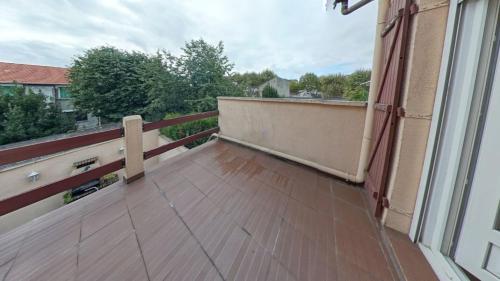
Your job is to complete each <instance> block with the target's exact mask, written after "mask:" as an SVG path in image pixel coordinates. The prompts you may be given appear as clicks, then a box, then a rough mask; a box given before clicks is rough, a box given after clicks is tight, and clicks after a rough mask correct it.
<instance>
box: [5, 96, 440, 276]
mask: <svg viewBox="0 0 500 281" xmlns="http://www.w3.org/2000/svg"><path fill="white" fill-rule="evenodd" d="M219 109H220V116H219V125H220V132H219V133H218V135H217V137H218V138H217V139H214V140H212V141H209V142H207V143H205V144H204V145H202V146H199V147H197V148H194V149H191V150H189V151H187V152H184V153H182V154H180V155H178V156H176V157H174V158H171V159H168V160H166V161H163V162H161V163H160V164H158V165H157V166H156V167H155V168H154V169H151V170H146V171H145V172H144V174H142V172H141V170H140V167H141V164H142V161H143V159H147V158H149V157H152V156H154V155H158V154H161V153H163V152H165V151H167V150H169V149H171V148H173V147H175V146H178V145H180V144H182V143H185V142H188V141H192V140H193V139H194V137H198V136H200V135H198V136H196V135H194V136H193V137H188V138H186V139H185V140H181V141H178V142H176V143H173V144H167V145H164V146H162V147H159V148H156V149H153V150H151V151H147V152H145V153H138V152H137V151H135V150H134V146H136V148H137V147H140V150H141V152H142V144H138V143H136V142H134V141H132V140H134V139H135V140H137V139H138V138H140V137H141V136H142V131H143V130H144V131H146V130H150V129H155V128H158V127H161V126H167V125H169V124H173V123H175V122H178V121H179V120H177V121H175V122H171V121H169V120H166V121H162V122H159V123H157V124H155V123H152V124H147V125H144V126H143V130H141V129H140V127H138V126H137V123H132V124H129V123H127V122H124V125H125V130H124V131H125V137H124V138H125V144H126V145H127V148H126V153H125V162H124V164H125V169H126V172H125V173H126V175H127V178H128V182H129V183H128V184H127V183H126V182H122V183H118V184H114V185H112V186H111V187H108V188H106V189H103V190H101V191H98V192H95V193H93V194H91V195H89V196H87V197H85V198H83V199H80V200H78V201H76V202H74V203H71V204H69V205H66V206H64V207H62V208H59V209H57V210H55V211H52V212H50V213H48V214H46V215H43V216H42V217H39V218H37V219H35V220H33V221H31V222H29V223H27V224H24V225H23V226H21V227H19V228H16V229H15V230H13V231H11V232H8V233H6V234H3V235H1V236H0V279H2V280H375V281H377V280H378V281H385V280H400V279H401V278H402V276H404V278H405V279H406V280H434V279H435V276H434V275H433V273H432V270H431V269H430V267H429V266H428V265H427V264H426V263H425V262H422V260H419V259H420V257H418V255H417V254H415V253H416V252H415V248H412V246H413V245H408V243H407V244H405V242H401V241H402V240H401V239H399V240H398V236H397V235H391V236H390V237H396V238H395V239H396V240H397V241H398V244H396V243H395V244H394V245H396V246H398V247H397V248H398V249H402V250H401V253H403V255H402V256H401V257H402V258H401V259H399V257H400V256H399V255H398V252H397V251H396V256H395V255H394V252H392V251H391V250H390V248H389V247H388V246H387V241H385V240H384V237H383V236H382V235H381V233H380V231H383V229H382V228H381V227H380V226H379V225H378V224H377V222H376V221H375V220H374V219H373V218H372V216H371V215H370V212H369V211H368V208H367V207H368V205H367V200H366V196H365V192H364V190H363V189H362V188H361V187H359V186H355V185H352V184H349V183H348V182H347V181H346V180H350V181H351V182H352V181H354V180H356V179H357V171H358V166H359V161H358V160H359V154H360V150H361V143H362V126H363V121H364V114H365V112H364V111H365V107H364V105H363V104H359V103H355V104H342V103H321V102H320V103H312V102H300V103H298V102H292V101H285V100H281V101H275V100H269V101H263V100H238V99H221V100H220V101H219ZM187 119H192V118H185V119H184V121H185V120H187ZM315 120H316V121H319V120H322V122H314V121H315ZM325 120H329V121H330V122H331V123H330V125H329V126H326V125H325V124H328V123H327V122H325ZM129 121H130V120H129ZM135 121H137V120H135ZM135 121H134V122H135ZM133 128H135V129H137V130H135V131H134V130H133ZM332 128H333V129H332ZM134 132H135V133H134ZM137 132H140V134H137ZM212 132H215V130H210V131H208V133H212ZM338 132H342V133H341V134H339V133H338ZM204 135H206V134H204ZM119 136H120V135H119V134H118V135H117V134H116V132H114V133H113V137H119ZM137 159H139V160H140V161H137ZM133 161H136V162H133ZM139 162H140V163H141V164H139ZM122 164H123V162H122V161H121V159H118V160H116V161H113V162H110V163H108V164H105V165H103V166H102V167H101V169H102V168H103V167H104V169H107V170H110V169H120V168H122ZM98 172H100V171H99V170H98V169H95V170H94V171H90V172H88V173H98ZM136 175H139V176H136ZM141 175H144V176H142V177H141ZM76 181H78V179H75V178H73V179H71V181H70V182H73V183H74V182H76ZM63 182H64V180H63ZM65 183H67V182H65ZM63 187H64V188H67V186H66V185H65V186H62V185H61V184H60V183H54V184H52V185H47V186H44V187H42V188H41V189H44V190H52V191H50V192H60V189H61V188H63ZM35 192H36V193H34V195H33V193H30V194H29V196H28V195H26V194H20V195H18V197H17V198H18V199H19V198H20V199H22V200H20V201H21V203H19V201H16V202H14V201H13V200H11V199H12V198H8V199H4V200H3V201H1V204H0V211H2V213H6V212H8V210H11V209H12V208H13V207H12V204H13V205H16V208H18V207H21V205H23V204H24V205H26V204H28V203H29V202H31V201H33V200H34V199H33V196H38V197H40V198H41V197H43V196H41V195H40V194H42V193H43V192H42V191H40V190H38V191H36V190H35ZM50 192H49V193H50ZM44 196H50V194H45V195H44ZM9 200H10V201H9ZM13 202H14V203H13ZM27 202H28V203H27ZM396 250H397V249H396ZM395 261H397V262H395ZM419 262H420V263H419ZM405 264H419V265H421V267H419V268H417V270H415V267H405ZM412 277H413V279H412Z"/></svg>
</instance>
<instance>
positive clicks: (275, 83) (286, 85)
mask: <svg viewBox="0 0 500 281" xmlns="http://www.w3.org/2000/svg"><path fill="white" fill-rule="evenodd" d="M267 85H270V86H271V87H273V88H275V89H276V90H277V91H278V95H279V96H280V97H289V96H290V80H287V79H283V78H280V77H274V78H273V79H271V80H269V81H267V82H265V83H263V84H262V85H260V86H259V88H258V91H259V96H260V97H262V90H264V87H265V86H267Z"/></svg>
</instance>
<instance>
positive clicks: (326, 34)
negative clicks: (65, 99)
mask: <svg viewBox="0 0 500 281" xmlns="http://www.w3.org/2000/svg"><path fill="white" fill-rule="evenodd" d="M375 16H376V6H375V4H374V3H371V4H369V5H367V6H366V7H364V8H362V9H361V10H359V11H357V12H355V13H353V14H351V15H349V16H342V15H341V14H340V12H339V11H331V10H330V11H328V12H326V11H325V8H324V6H323V1H322V0H308V1H304V0H274V1H269V0H251V1H250V0H242V1H234V0H211V1H206V0H205V1H204V0H191V1H188V0H163V1H162V0H155V1H141V0H112V1H99V0H66V1H61V0H44V1H29V0H3V1H1V2H0V60H1V61H12V62H19V63H33V64H49V65H61V66H64V65H69V64H70V63H71V61H72V58H73V57H74V56H76V55H78V54H80V53H81V52H83V50H85V49H87V48H92V47H96V46H100V45H113V46H116V47H119V48H123V49H128V50H140V51H145V52H155V51H156V50H158V49H166V50H169V51H172V52H173V53H178V52H179V49H180V47H182V46H183V45H184V42H185V41H186V40H190V39H197V38H204V39H206V40H208V41H209V42H212V43H216V42H218V41H220V40H222V41H223V42H224V44H225V47H226V53H227V54H228V56H229V57H230V59H231V60H232V61H233V62H234V63H235V65H236V70H238V71H259V70H262V69H264V68H271V69H273V70H275V71H276V72H278V74H280V75H282V76H284V77H288V78H296V77H298V76H299V75H300V74H302V73H304V72H308V71H312V72H317V73H321V74H323V73H329V72H339V71H342V72H350V71H353V70H355V69H357V68H362V67H369V66H370V64H371V55H372V49H373V39H374V30H375Z"/></svg>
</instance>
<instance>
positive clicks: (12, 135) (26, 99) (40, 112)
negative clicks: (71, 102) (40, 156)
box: [0, 87, 76, 144]
mask: <svg viewBox="0 0 500 281" xmlns="http://www.w3.org/2000/svg"><path fill="white" fill-rule="evenodd" d="M0 110H1V112H0V113H1V114H0V144H7V143H12V142H17V141H24V140H29V139H34V138H39V137H44V136H48V135H52V134H59V133H65V132H68V131H71V130H74V129H75V128H76V125H75V124H76V121H75V117H74V115H72V114H68V113H63V112H61V111H60V109H59V108H57V107H56V106H55V105H53V104H47V103H46V102H45V97H44V96H43V95H41V94H35V93H33V92H32V91H29V92H28V93H25V90H24V88H22V87H17V88H15V89H14V90H12V91H11V94H9V95H0Z"/></svg>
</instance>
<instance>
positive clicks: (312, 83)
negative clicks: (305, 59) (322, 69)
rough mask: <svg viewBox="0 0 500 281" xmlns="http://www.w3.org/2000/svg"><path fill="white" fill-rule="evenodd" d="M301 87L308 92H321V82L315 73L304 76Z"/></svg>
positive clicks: (300, 81) (301, 78)
mask: <svg viewBox="0 0 500 281" xmlns="http://www.w3.org/2000/svg"><path fill="white" fill-rule="evenodd" d="M299 84H300V87H301V88H302V89H304V90H307V91H319V89H320V82H319V78H318V76H317V75H316V74H314V73H311V72H309V73H306V74H304V75H302V76H301V77H300V79H299Z"/></svg>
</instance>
